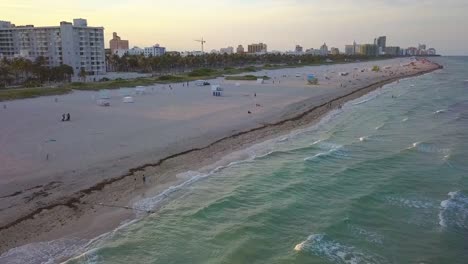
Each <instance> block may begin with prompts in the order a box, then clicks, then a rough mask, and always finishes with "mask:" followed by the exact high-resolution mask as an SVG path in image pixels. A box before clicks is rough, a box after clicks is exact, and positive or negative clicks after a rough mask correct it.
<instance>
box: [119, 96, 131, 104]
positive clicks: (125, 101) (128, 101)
mask: <svg viewBox="0 0 468 264" xmlns="http://www.w3.org/2000/svg"><path fill="white" fill-rule="evenodd" d="M122 102H124V103H133V102H134V101H133V97H131V96H125V97H124V98H123V100H122Z"/></svg>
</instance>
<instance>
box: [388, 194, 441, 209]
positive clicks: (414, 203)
mask: <svg viewBox="0 0 468 264" xmlns="http://www.w3.org/2000/svg"><path fill="white" fill-rule="evenodd" d="M384 200H385V202H386V203H388V204H391V205H394V206H399V207H404V208H416V209H428V208H434V204H433V203H432V202H430V201H425V200H416V199H409V198H405V197H401V196H386V197H385V198H384Z"/></svg>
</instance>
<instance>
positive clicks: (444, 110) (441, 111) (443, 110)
mask: <svg viewBox="0 0 468 264" xmlns="http://www.w3.org/2000/svg"><path fill="white" fill-rule="evenodd" d="M446 111H447V109H440V110H437V111H435V112H434V114H442V113H445V112H446Z"/></svg>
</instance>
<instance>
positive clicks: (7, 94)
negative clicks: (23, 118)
mask: <svg viewBox="0 0 468 264" xmlns="http://www.w3.org/2000/svg"><path fill="white" fill-rule="evenodd" d="M71 91H72V89H69V88H64V87H58V88H21V89H2V90H0V101H7V100H16V99H23V98H34V97H39V96H46V95H60V94H67V93H70V92H71Z"/></svg>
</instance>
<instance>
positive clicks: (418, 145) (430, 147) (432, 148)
mask: <svg viewBox="0 0 468 264" xmlns="http://www.w3.org/2000/svg"><path fill="white" fill-rule="evenodd" d="M408 149H416V150H417V151H419V152H422V153H439V154H442V155H444V158H448V157H449V156H450V148H441V147H438V146H437V145H435V144H431V143H424V142H415V143H413V144H412V146H410V147H409V148H408Z"/></svg>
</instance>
